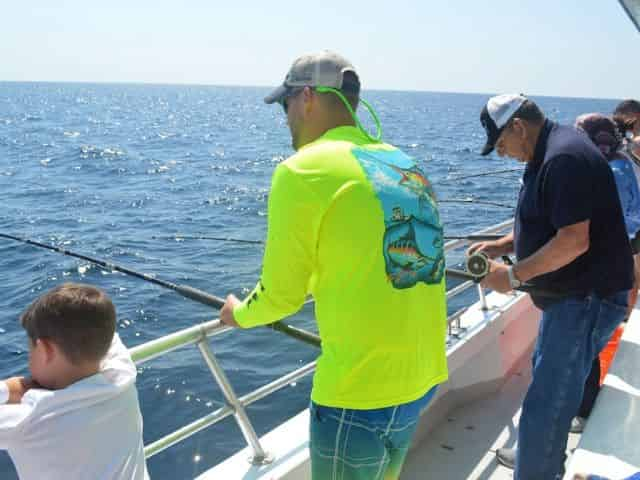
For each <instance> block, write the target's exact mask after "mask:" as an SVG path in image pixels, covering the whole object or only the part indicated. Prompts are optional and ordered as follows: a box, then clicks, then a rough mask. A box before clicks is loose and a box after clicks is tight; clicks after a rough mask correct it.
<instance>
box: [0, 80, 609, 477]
mask: <svg viewBox="0 0 640 480" xmlns="http://www.w3.org/2000/svg"><path fill="white" fill-rule="evenodd" d="M266 93H268V89H265V88H249V87H214V86H168V85H167V86H163V85H126V84H71V83H2V82H0V195H1V201H0V206H1V208H0V233H5V234H12V235H18V236H23V237H26V238H30V239H34V240H37V241H40V242H44V243H49V244H53V245H56V246H60V247H63V248H65V249H67V250H72V251H77V252H80V253H83V254H87V255H91V256H95V257H98V258H101V259H106V260H108V261H110V262H112V263H116V264H121V265H124V266H127V267H129V268H132V269H136V270H139V271H142V272H145V273H153V274H155V275H157V276H158V278H162V279H165V280H169V281H173V282H176V283H181V284H187V285H191V286H194V287H197V288H200V289H202V290H205V291H207V292H210V293H213V294H215V295H218V296H224V295H226V294H227V293H228V292H234V293H236V294H237V295H239V296H241V295H244V294H245V293H246V292H248V290H249V289H251V288H252V287H253V285H254V284H255V282H256V280H257V279H258V276H259V272H260V264H261V258H262V253H263V252H262V247H261V245H251V244H243V243H234V242H216V241H211V240H176V239H175V238H174V235H175V234H183V235H209V236H218V237H234V238H241V239H255V240H262V239H263V238H264V236H265V229H266V224H267V217H266V212H267V197H268V194H269V184H270V177H271V174H272V172H273V169H274V168H275V166H276V165H277V164H278V162H281V161H282V160H283V159H285V158H286V157H287V156H288V155H290V154H291V153H292V149H291V146H290V137H289V132H288V128H287V124H286V119H285V116H284V115H283V112H282V110H281V109H280V108H279V107H277V106H267V105H265V104H264V103H263V102H262V98H263V97H264V96H265V94H266ZM488 96H489V95H488V94H487V95H480V94H453V93H430V92H399V91H369V92H365V93H364V97H365V98H366V99H367V100H369V101H370V102H371V103H372V104H373V105H374V107H375V108H376V110H377V112H378V114H379V116H380V119H381V121H382V125H383V128H384V139H385V140H386V141H388V142H390V143H393V144H395V145H396V146H398V147H400V148H402V149H404V150H405V151H406V152H407V153H409V154H410V155H412V156H413V157H415V159H416V160H417V161H418V162H420V163H421V164H422V166H423V167H424V168H425V170H426V171H427V172H428V175H429V176H430V180H431V181H432V183H433V184H434V186H435V189H436V193H437V195H438V198H439V199H440V200H441V202H442V203H441V216H442V219H443V222H444V224H445V233H446V234H459V233H470V232H472V231H474V230H477V229H479V228H481V227H486V226H489V225H492V224H494V223H497V222H499V221H503V220H506V219H508V218H510V217H511V216H512V214H513V208H512V207H513V205H514V204H515V202H516V195H517V191H518V178H519V176H520V173H519V171H508V172H504V170H512V169H516V170H517V169H521V165H519V164H518V163H517V162H516V161H514V160H511V159H500V158H498V157H497V156H495V154H492V155H490V156H488V157H486V158H484V157H481V156H480V155H479V154H478V151H479V150H480V148H481V146H482V144H483V142H484V132H483V130H482V128H481V126H480V123H479V120H478V117H479V112H480V109H481V108H482V105H483V102H484V101H485V100H486V99H487V98H488ZM534 99H535V100H536V101H537V102H538V103H539V104H540V106H541V107H542V108H543V109H544V110H545V112H546V113H547V115H548V116H549V117H550V118H552V119H554V120H559V121H561V122H565V123H573V120H574V119H575V117H576V116H577V115H578V114H581V113H585V112H592V111H602V112H610V111H611V110H612V109H613V108H614V106H615V104H616V100H594V99H569V98H552V97H540V98H534ZM361 115H363V116H364V114H361ZM365 124H366V125H368V126H369V127H371V125H372V122H370V121H366V122H365ZM496 171H500V172H502V173H496V174H492V173H491V172H496ZM479 174H482V175H480V176H478V175H479ZM483 201H484V202H493V203H496V204H499V205H491V204H484V203H481V202H483ZM158 237H161V238H158ZM457 261H459V258H452V259H449V262H450V263H456V262H457ZM64 281H77V282H87V283H92V284H95V285H98V286H100V287H101V288H103V289H105V290H106V291H107V292H108V293H109V295H110V296H111V297H112V298H113V299H114V302H115V304H116V307H117V310H118V330H119V333H120V335H121V336H122V338H123V340H124V342H125V343H126V344H127V345H128V346H130V347H132V346H135V345H138V344H140V343H142V342H147V341H149V340H152V339H155V338H158V337H160V336H162V335H166V334H168V333H170V332H173V331H176V330H179V329H182V328H185V327H188V326H191V325H195V324H197V323H199V322H203V321H205V320H210V319H213V318H215V317H216V312H215V311H213V310H212V309H210V308H207V307H205V306H203V305H199V304H197V303H194V302H193V301H190V300H187V299H184V298H182V297H180V296H179V295H177V294H176V293H174V292H171V291H168V290H164V289H162V288H160V287H157V286H154V285H152V284H149V283H147V282H144V281H141V280H138V279H136V278H131V277H127V276H125V275H122V274H119V273H115V272H105V271H103V270H101V269H99V268H96V267H94V266H92V265H91V264H89V263H88V262H85V261H81V260H77V259H74V258H70V257H67V256H63V255H61V254H57V253H54V252H48V251H45V250H42V249H37V248H34V247H32V246H29V245H24V244H20V243H16V242H12V241H8V240H2V239H0V376H1V377H2V378H5V377H8V376H13V375H21V374H22V375H25V374H27V373H28V372H27V370H26V364H27V340H26V337H25V334H24V332H23V331H22V329H21V327H20V325H19V321H18V318H19V315H20V313H21V312H22V311H23V309H24V308H25V307H26V306H27V305H28V304H29V303H30V302H31V301H32V300H33V299H34V298H36V297H37V296H38V295H39V294H41V293H42V292H44V291H46V290H48V289H49V288H51V287H53V286H54V285H57V284H59V283H60V282H64ZM454 307H455V305H450V310H452V309H453V308H454ZM292 322H293V323H294V324H296V325H298V326H300V327H304V328H308V329H310V330H314V320H313V310H312V307H306V308H305V309H304V310H303V312H301V313H300V314H298V315H297V316H296V317H294V318H293V319H292ZM211 346H212V349H213V351H214V352H215V354H216V355H217V356H218V358H219V360H220V362H221V364H222V366H223V368H224V369H225V370H226V372H227V374H228V376H229V378H230V380H231V382H232V384H233V387H234V388H235V390H236V392H237V393H238V394H240V395H242V394H246V393H248V392H250V391H251V390H253V389H255V388H257V387H259V386H261V385H263V384H265V383H267V382H269V381H271V380H274V379H275V378H277V377H279V376H281V375H283V374H286V373H288V372H290V371H292V370H294V369H296V368H298V367H300V366H301V365H303V364H305V363H307V362H310V361H312V360H313V359H314V358H315V356H316V355H317V351H316V350H314V349H313V348H312V347H310V346H307V345H305V344H301V343H298V342H296V341H294V340H291V339H289V338H288V337H284V336H283V335H282V334H279V333H277V332H273V331H270V330H267V329H255V330H251V331H233V332H229V333H226V334H224V335H220V336H217V337H215V338H214V339H213V340H212V342H211ZM310 384H311V379H310V377H309V378H306V379H304V380H302V381H299V382H297V383H296V384H292V385H290V386H288V387H287V388H285V389H283V390H281V391H279V392H278V393H276V394H274V395H272V396H269V397H267V398H265V399H263V400H261V401H259V402H257V403H256V404H254V405H252V406H250V407H249V408H248V414H249V416H250V418H251V420H252V421H253V422H254V426H255V428H256V430H257V431H258V433H259V434H264V433H265V432H267V431H269V430H270V429H272V428H274V427H275V426H277V425H278V424H279V423H281V422H282V421H283V420H285V419H286V418H288V417H290V416H292V415H294V414H296V413H298V412H300V411H301V410H302V409H304V408H305V407H306V406H307V405H308V395H309V391H310ZM137 386H138V390H139V394H140V402H141V406H142V412H143V416H144V436H145V443H150V442H151V441H154V440H156V439H158V438H159V437H161V436H163V435H165V434H167V433H170V432H172V431H173V430H175V429H177V428H179V427H181V426H183V425H185V424H187V423H189V422H191V421H193V420H196V419H197V418H199V417H201V416H204V415H206V414H208V413H210V412H212V411H213V410H215V409H217V408H219V407H220V406H221V405H222V404H223V396H222V394H221V392H220V390H219V388H218V387H217V386H216V384H215V382H214V381H213V379H212V377H211V374H210V373H209V371H208V369H207V367H206V365H205V364H204V362H203V361H202V359H201V357H200V354H199V352H198V350H197V349H196V348H195V347H187V348H183V349H180V350H178V351H175V352H173V353H171V354H169V355H168V356H165V357H162V358H160V359H157V360H154V361H151V362H149V363H145V364H143V365H141V366H140V368H139V376H138V383H137ZM243 446H244V442H243V439H242V436H241V434H240V432H239V429H238V428H237V426H236V425H235V422H234V421H233V419H227V420H225V421H223V422H222V423H220V424H218V425H215V426H213V427H211V428H209V429H207V430H204V431H202V432H200V433H198V434H196V435H194V436H193V437H191V438H190V439H188V440H187V441H185V442H183V443H181V444H179V445H177V446H174V447H172V448H170V449H169V450H167V451H165V452H163V453H161V454H159V455H157V456H155V457H153V458H152V459H150V460H149V462H148V466H149V469H150V473H151V476H152V477H155V478H163V479H164V478H167V479H168V478H191V477H193V476H195V475H196V474H198V473H199V472H202V471H203V470H206V469H207V468H210V467H211V466H212V465H214V464H216V463H217V462H219V461H220V460H221V459H223V458H225V457H227V456H229V455H230V454H232V453H233V452H235V451H237V450H239V449H240V448H242V447H243ZM70 454H71V453H70ZM1 455H2V456H1V457H0V477H1V478H3V479H13V478H16V474H15V472H14V469H13V467H12V464H11V461H10V460H9V458H8V456H6V455H5V454H4V453H2V454H1Z"/></svg>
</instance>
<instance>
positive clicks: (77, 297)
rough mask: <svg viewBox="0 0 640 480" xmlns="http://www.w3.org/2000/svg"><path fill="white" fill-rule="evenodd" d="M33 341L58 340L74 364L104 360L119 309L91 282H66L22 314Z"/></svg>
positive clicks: (57, 342) (21, 319)
mask: <svg viewBox="0 0 640 480" xmlns="http://www.w3.org/2000/svg"><path fill="white" fill-rule="evenodd" d="M20 322H21V323H22V326H23V327H24V329H25V330H26V332H27V335H29V338H30V339H31V341H32V342H34V343H35V341H36V340H38V339H40V338H42V339H49V340H52V341H53V342H55V343H56V344H57V345H58V346H59V347H60V349H61V350H62V352H63V353H64V355H65V356H66V357H67V359H68V360H69V361H70V362H71V363H73V364H76V365H78V364H81V363H84V362H88V361H99V360H101V359H102V358H103V357H104V356H105V355H106V353H107V351H108V350H109V347H110V345H111V341H112V340H113V335H114V333H115V329H116V309H115V307H114V306H113V303H112V302H111V300H110V299H109V297H108V296H107V294H106V293H104V292H103V291H102V290H100V289H98V288H96V287H93V286H91V285H84V284H80V283H63V284H62V285H59V286H57V287H55V288H54V289H52V290H49V291H48V292H47V293H45V294H44V295H42V296H41V297H39V298H38V299H37V300H35V301H34V302H33V303H32V304H31V305H30V306H29V308H27V309H26V310H25V312H24V313H23V314H22V316H21V317H20Z"/></svg>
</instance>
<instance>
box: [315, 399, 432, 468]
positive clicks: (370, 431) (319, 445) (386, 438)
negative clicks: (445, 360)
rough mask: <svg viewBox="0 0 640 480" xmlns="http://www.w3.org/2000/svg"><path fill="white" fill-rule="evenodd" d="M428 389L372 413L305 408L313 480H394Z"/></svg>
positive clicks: (427, 401)
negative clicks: (423, 392) (409, 398)
mask: <svg viewBox="0 0 640 480" xmlns="http://www.w3.org/2000/svg"><path fill="white" fill-rule="evenodd" d="M436 388H437V387H433V388H432V389H431V390H429V392H428V393H427V394H426V395H424V396H423V397H422V398H420V399H418V400H415V401H413V402H410V403H404V404H402V405H396V406H393V407H387V408H377V409H372V410H352V409H345V408H332V407H323V406H321V405H318V404H316V403H314V402H311V407H310V416H311V424H310V435H309V450H310V453H311V478H312V479H313V480H383V479H384V480H396V479H398V478H399V477H400V470H401V469H402V465H403V463H404V459H405V457H406V455H407V451H408V450H409V445H410V444H411V438H412V437H413V433H414V432H415V430H416V427H417V425H418V419H419V418H420V411H421V410H422V409H424V408H425V407H426V406H427V404H428V403H429V401H430V400H431V399H432V398H433V396H434V394H435V392H436Z"/></svg>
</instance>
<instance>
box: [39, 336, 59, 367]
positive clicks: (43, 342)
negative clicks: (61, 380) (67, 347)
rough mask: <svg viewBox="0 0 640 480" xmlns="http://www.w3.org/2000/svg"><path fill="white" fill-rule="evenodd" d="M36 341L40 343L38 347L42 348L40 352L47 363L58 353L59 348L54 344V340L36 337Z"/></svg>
mask: <svg viewBox="0 0 640 480" xmlns="http://www.w3.org/2000/svg"><path fill="white" fill-rule="evenodd" d="M36 343H39V344H40V348H41V349H42V353H43V354H44V359H45V361H46V362H47V363H51V361H53V359H54V358H55V357H56V355H57V354H58V353H59V348H58V346H57V345H56V344H55V342H53V341H51V340H49V339H48V338H38V339H37V340H36Z"/></svg>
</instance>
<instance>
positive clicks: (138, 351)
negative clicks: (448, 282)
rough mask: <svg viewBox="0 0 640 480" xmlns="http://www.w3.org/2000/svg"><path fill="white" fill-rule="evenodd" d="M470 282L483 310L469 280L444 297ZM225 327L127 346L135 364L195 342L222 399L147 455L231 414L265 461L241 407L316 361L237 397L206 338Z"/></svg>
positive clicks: (450, 245)
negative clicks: (219, 390)
mask: <svg viewBox="0 0 640 480" xmlns="http://www.w3.org/2000/svg"><path fill="white" fill-rule="evenodd" d="M512 225H513V220H508V221H505V222H502V223H499V224H496V225H493V226H491V227H489V228H486V229H484V230H482V231H480V232H477V233H478V234H493V233H503V232H504V231H505V230H508V229H510V228H511V227H512ZM468 243H469V241H468V240H464V239H462V240H453V241H450V242H447V243H446V244H445V246H444V248H445V252H450V251H453V250H459V249H461V248H462V247H465V246H466V245H468ZM474 286H475V287H476V288H477V292H478V297H479V302H480V306H481V308H482V309H484V310H486V309H487V303H486V299H485V295H484V290H483V288H482V286H481V285H480V284H477V283H474V282H473V281H470V280H469V281H464V282H462V283H460V284H459V285H457V286H455V287H453V288H451V289H450V290H448V291H447V300H449V299H451V298H453V297H455V296H457V295H460V294H461V293H463V292H465V291H467V290H468V289H470V288H473V287H474ZM311 302H312V300H308V301H307V303H311ZM465 310H466V307H464V308H461V309H460V310H458V311H456V312H454V313H453V314H452V315H450V316H449V317H448V325H449V336H450V337H451V336H455V335H456V334H457V332H459V331H460V317H461V316H462V314H463V313H464V311H465ZM229 330H232V329H231V328H230V327H228V326H226V325H224V324H222V323H221V322H220V320H218V319H215V320H210V321H207V322H203V323H200V324H198V325H194V326H193V327H189V328H186V329H183V330H179V331H177V332H174V333H171V334H169V335H166V336H164V337H161V338H158V339H156V340H152V341H149V342H146V343H143V344H141V345H138V346H136V347H133V348H131V349H130V352H131V356H132V358H133V360H134V361H135V362H136V364H141V363H144V362H147V361H149V360H152V359H154V358H156V357H159V356H162V355H166V354H167V353H169V352H171V351H173V350H175V349H177V348H181V347H184V346H187V345H196V346H197V347H198V349H199V350H200V353H201V354H202V357H203V359H204V361H205V363H206V364H207V366H208V367H209V369H210V370H211V374H212V375H213V377H214V379H215V381H216V383H217V384H218V386H219V387H220V389H221V391H222V393H223V395H224V399H225V405H224V406H222V407H220V408H218V409H216V410H215V411H213V412H211V413H209V414H207V415H205V416H204V417H201V418H199V419H198V420H195V421H193V422H191V423H189V424H188V425H185V426H184V427H181V428H179V429H178V430H176V431H174V432H172V433H169V434H168V435H165V436H164V437H162V438H160V439H158V440H156V441H154V442H152V443H151V444H149V445H146V446H145V449H144V453H145V456H146V457H147V458H150V457H152V456H153V455H156V454H157V453H160V452H162V451H163V450H166V449H167V448H169V447H171V446H172V445H175V444H176V443H179V442H180V441H182V440H184V439H186V438H188V437H190V436H191V435H193V434H195V433H197V432H199V431H200V430H202V429H204V428H207V427H209V426H211V425H214V424H216V423H218V422H220V421H222V420H224V419H225V418H227V417H229V416H232V415H233V416H234V418H235V420H236V423H237V424H238V427H239V428H240V431H241V432H242V435H243V436H244V438H245V441H246V442H247V445H249V446H250V447H251V449H252V452H253V453H252V456H251V458H250V461H251V462H252V463H254V464H264V463H269V462H270V461H271V460H272V459H271V457H270V456H269V454H268V452H266V451H265V450H264V449H263V448H262V446H261V444H260V440H259V437H258V435H257V434H256V431H255V429H254V428H253V425H252V423H251V421H250V420H249V417H248V416H247V414H246V410H245V408H246V407H247V406H248V405H251V404H252V403H254V402H256V401H258V400H260V399H262V398H264V397H266V396H268V395H270V394H272V393H273V392H276V391H277V390H280V389H282V388H284V387H286V386H287V385H289V384H291V383H293V382H296V381H297V380H299V379H300V378H302V377H304V376H306V375H308V374H310V373H311V372H313V371H314V369H315V365H316V362H310V363H308V364H306V365H304V366H303V367H301V368H298V369H296V370H294V371H292V372H290V373H288V374H286V375H284V376H282V377H279V378H277V379H276V380H274V381H272V382H270V383H268V384H266V385H263V386H262V387H260V388H257V389H256V390H253V391H252V392H250V393H248V394H246V395H243V396H240V397H239V396H237V395H236V393H235V391H234V389H233V387H232V385H231V382H230V381H229V379H228V378H227V376H226V374H225V372H224V370H223V369H222V367H221V366H220V364H219V363H218V360H217V358H216V356H215V354H214V353H213V351H212V350H211V347H210V346H209V342H208V339H209V337H213V336H216V335H219V334H221V333H224V332H226V331H229Z"/></svg>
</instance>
